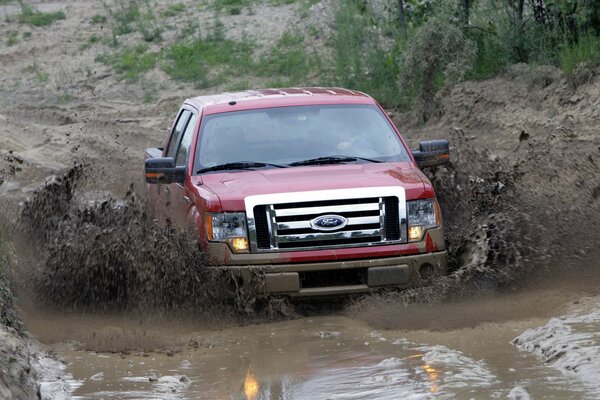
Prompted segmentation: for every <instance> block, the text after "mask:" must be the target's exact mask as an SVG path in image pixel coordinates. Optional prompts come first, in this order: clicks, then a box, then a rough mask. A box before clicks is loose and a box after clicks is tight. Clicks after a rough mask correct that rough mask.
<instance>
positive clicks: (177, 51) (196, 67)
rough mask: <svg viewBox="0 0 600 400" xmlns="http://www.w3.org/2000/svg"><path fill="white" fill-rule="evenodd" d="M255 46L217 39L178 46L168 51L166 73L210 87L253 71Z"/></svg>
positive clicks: (195, 40)
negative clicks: (231, 77) (227, 77)
mask: <svg viewBox="0 0 600 400" xmlns="http://www.w3.org/2000/svg"><path fill="white" fill-rule="evenodd" d="M252 54H253V47H252V45H251V43H249V42H235V41H233V40H227V39H222V38H220V37H218V36H216V37H215V36H209V37H206V38H196V39H194V40H191V41H184V42H179V43H175V44H174V45H173V46H172V47H170V48H169V49H167V50H166V52H165V64H164V65H163V69H164V71H165V72H166V73H167V74H169V75H170V76H171V77H173V78H175V79H178V80H181V81H184V82H190V83H192V84H193V85H194V86H195V87H196V88H205V87H209V86H211V85H213V84H215V83H218V82H220V81H222V80H223V78H224V76H226V75H227V76H236V75H237V76H239V75H241V74H244V73H247V72H249V71H250V70H251V68H252V65H253V62H252Z"/></svg>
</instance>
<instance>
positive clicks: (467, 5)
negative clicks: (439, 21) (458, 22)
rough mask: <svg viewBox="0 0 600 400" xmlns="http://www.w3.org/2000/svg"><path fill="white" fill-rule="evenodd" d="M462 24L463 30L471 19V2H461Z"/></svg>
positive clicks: (467, 0)
mask: <svg viewBox="0 0 600 400" xmlns="http://www.w3.org/2000/svg"><path fill="white" fill-rule="evenodd" d="M462 8H463V10H462V11H463V12H462V22H463V28H465V27H467V26H469V18H470V17H471V0H462Z"/></svg>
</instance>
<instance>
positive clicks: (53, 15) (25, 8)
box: [17, 0, 66, 26]
mask: <svg viewBox="0 0 600 400" xmlns="http://www.w3.org/2000/svg"><path fill="white" fill-rule="evenodd" d="M19 5H20V6H21V14H19V15H18V17H17V19H18V21H19V22H21V23H24V24H28V25H33V26H49V25H52V24H53V23H54V22H55V21H58V20H61V19H65V18H66V15H65V13H64V12H62V11H54V12H47V13H44V12H40V11H38V10H36V9H35V8H34V7H33V6H31V5H30V4H27V3H25V2H24V1H23V0H19Z"/></svg>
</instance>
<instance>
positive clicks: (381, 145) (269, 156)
mask: <svg viewBox="0 0 600 400" xmlns="http://www.w3.org/2000/svg"><path fill="white" fill-rule="evenodd" d="M200 138H201V139H200V141H199V148H198V150H197V151H196V154H197V158H196V162H195V168H194V170H195V171H199V170H203V169H207V168H211V167H215V166H219V165H224V164H228V163H239V162H243V161H245V162H254V163H266V164H277V165H286V166H287V165H289V164H292V163H298V162H301V161H305V160H310V159H315V158H320V157H332V156H344V157H347V158H348V157H356V158H357V160H356V161H357V162H364V159H370V160H375V161H408V160H409V156H408V154H407V152H406V149H405V148H404V146H403V144H402V142H401V141H400V138H399V137H398V135H397V134H396V132H395V131H394V129H393V128H392V126H391V125H390V123H389V122H388V120H387V119H386V118H385V116H384V115H383V113H382V112H381V110H380V109H379V108H378V107H376V106H374V105H334V106H297V107H279V108H265V109H257V110H249V111H236V112H228V113H222V114H214V115H208V116H205V117H204V118H203V119H202V126H201V131H200Z"/></svg>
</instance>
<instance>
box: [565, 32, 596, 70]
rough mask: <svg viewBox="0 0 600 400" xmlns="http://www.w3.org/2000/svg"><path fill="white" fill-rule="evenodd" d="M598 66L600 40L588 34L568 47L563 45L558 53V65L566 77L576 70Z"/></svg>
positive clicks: (566, 44)
mask: <svg viewBox="0 0 600 400" xmlns="http://www.w3.org/2000/svg"><path fill="white" fill-rule="evenodd" d="M598 64H600V38H598V37H596V36H594V35H591V34H588V35H586V36H584V37H581V38H579V41H578V42H577V43H576V44H574V45H572V46H569V45H568V43H565V44H563V45H562V46H561V47H560V50H559V52H558V65H559V66H560V69H561V70H562V71H563V72H565V73H566V74H567V75H570V74H572V73H573V72H574V71H575V70H576V69H577V68H580V67H584V68H585V67H588V68H593V67H595V66H597V65H598Z"/></svg>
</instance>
